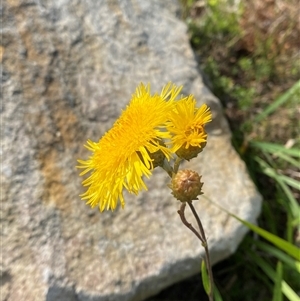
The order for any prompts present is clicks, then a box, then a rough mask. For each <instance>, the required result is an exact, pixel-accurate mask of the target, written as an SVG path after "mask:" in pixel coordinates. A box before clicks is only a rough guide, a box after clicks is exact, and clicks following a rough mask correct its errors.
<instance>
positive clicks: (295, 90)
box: [253, 80, 300, 122]
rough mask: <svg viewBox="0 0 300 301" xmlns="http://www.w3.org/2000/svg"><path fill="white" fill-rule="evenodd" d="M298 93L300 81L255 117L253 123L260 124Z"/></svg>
mask: <svg viewBox="0 0 300 301" xmlns="http://www.w3.org/2000/svg"><path fill="white" fill-rule="evenodd" d="M299 92H300V80H299V81H298V82H296V83H295V84H294V85H293V86H292V87H291V88H290V89H289V90H287V91H286V92H285V93H284V94H282V95H281V96H280V97H278V98H277V99H276V100H275V101H274V102H273V103H271V104H270V105H269V106H268V107H266V108H265V109H264V110H263V111H262V112H261V113H260V114H258V115H256V117H255V118H254V120H253V122H260V121H262V120H263V119H265V118H266V117H267V116H268V115H270V114H272V113H273V112H275V111H276V109H277V108H279V107H280V106H282V105H283V104H284V103H286V102H287V101H289V100H290V99H291V97H292V96H293V95H294V94H296V93H299Z"/></svg>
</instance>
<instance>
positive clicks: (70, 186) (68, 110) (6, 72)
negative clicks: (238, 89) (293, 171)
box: [0, 0, 261, 301]
mask: <svg viewBox="0 0 300 301" xmlns="http://www.w3.org/2000/svg"><path fill="white" fill-rule="evenodd" d="M2 10H3V11H2V15H1V17H2V19H3V20H2V24H3V39H2V46H1V48H0V54H1V57H2V66H3V74H2V93H3V94H2V101H3V103H2V108H1V122H2V125H3V127H2V126H1V128H2V133H1V134H2V137H1V143H2V145H1V151H2V152H1V156H2V158H1V162H2V169H1V185H2V187H1V189H2V193H1V219H2V220H1V249H2V250H1V252H2V255H3V256H2V257H3V258H2V262H1V274H0V276H1V288H0V290H1V300H7V301H15V300H20V301H21V300H26V301H33V300H34V301H35V300H47V301H54V300H56V301H57V300H61V301H75V300H76V301H100V300H105V301H109V300H112V301H118V300H122V301H123V300H125V301H126V300H130V301H138V300H143V299H145V298H146V297H148V296H150V295H153V294H155V293H157V292H158V291H160V290H161V289H163V288H165V287H166V286H168V285H170V284H172V283H175V282H177V281H180V280H181V279H184V278H185V277H188V276H191V275H193V274H195V273H198V272H199V267H200V260H201V257H203V254H204V253H203V248H202V247H201V246H200V244H199V242H198V241H197V239H196V237H194V236H193V234H192V233H191V232H189V231H188V230H187V229H186V228H185V227H184V226H183V225H182V224H181V221H180V219H179V216H178V214H177V210H178V208H179V205H180V204H179V202H178V201H175V200H174V199H173V198H172V196H171V194H170V190H169V188H167V187H166V184H167V183H168V182H169V179H168V178H167V176H166V174H165V173H163V172H161V171H159V170H155V172H154V175H153V176H152V178H151V179H150V180H148V181H147V184H148V188H149V191H148V192H143V193H141V194H139V196H138V197H135V196H131V195H126V206H125V209H123V210H122V209H120V208H119V209H117V210H116V211H114V212H104V213H101V214H100V212H99V211H98V209H93V210H92V209H90V208H89V207H88V206H86V205H85V203H84V202H82V201H81V200H80V198H79V196H78V195H79V194H80V193H82V192H83V191H84V189H83V188H82V186H81V180H82V179H81V178H79V176H78V174H79V172H78V171H77V170H76V168H75V166H76V164H77V162H76V160H77V159H78V158H87V157H88V156H89V153H88V151H87V150H86V149H85V148H84V147H83V144H85V142H86V140H87V139H88V138H90V139H92V140H94V141H97V140H98V139H99V138H100V137H101V136H102V135H103V134H104V133H105V131H106V130H107V129H109V128H110V127H111V125H112V124H113V122H114V120H115V119H116V118H117V117H118V116H119V113H120V112H121V109H122V108H125V106H126V104H127V103H128V101H129V100H130V97H131V95H132V93H133V92H134V90H135V87H136V86H137V85H138V84H139V83H140V82H145V83H148V82H150V83H151V86H152V90H153V91H156V90H160V89H161V88H162V86H163V85H164V84H166V83H167V82H168V81H172V82H174V83H176V84H178V85H184V90H183V92H184V93H186V94H190V93H193V94H194V95H195V97H196V98H197V100H199V104H200V103H203V102H205V103H208V105H209V106H210V107H211V108H212V111H213V119H214V121H213V122H212V123H211V124H210V125H209V127H208V130H209V139H208V145H207V147H206V149H205V150H204V151H203V153H202V154H201V155H200V156H199V157H198V158H197V159H194V160H192V161H190V163H189V164H187V166H189V167H190V168H193V169H195V170H196V171H198V172H199V173H201V174H202V175H203V181H204V183H205V184H204V187H203V190H204V193H205V195H206V196H207V197H209V198H211V199H213V200H214V201H216V202H217V203H219V204H220V205H222V206H223V207H225V208H226V209H228V210H229V211H231V212H233V213H235V214H237V215H239V216H240V217H241V218H243V219H245V220H248V221H250V222H255V220H256V217H257V216H258V214H259V212H260V202H261V200H260V196H259V195H258V193H257V191H256V190H255V187H254V185H253V183H252V182H251V180H250V178H249V176H248V174H247V171H246V168H245V165H244V163H243V162H242V161H241V160H240V158H239V156H238V155H237V154H236V153H235V151H234V150H233V148H232V147H231V144H230V131H229V129H228V125H227V123H226V121H225V119H224V116H223V115H222V111H221V107H220V104H219V101H218V100H217V99H216V98H215V97H214V96H213V95H212V94H211V93H210V92H209V90H208V89H207V88H206V87H205V86H204V84H203V82H202V78H201V76H200V75H199V72H198V70H197V64H196V61H195V59H194V56H193V52H192V50H191V48H190V46H189V41H188V36H187V33H186V31H187V28H186V26H185V25H184V23H183V22H181V21H180V18H179V17H180V6H179V4H178V3H177V2H176V1H172V0H151V1H143V0H120V1H94V0H85V1H84V0H59V1H53V0H43V1H39V0H33V1H31V0H24V1H21V0H6V1H4V2H3V7H2ZM195 206H196V208H197V210H198V212H199V214H200V217H201V219H202V222H203V224H204V227H205V229H206V233H207V236H208V240H209V246H210V251H211V258H212V261H213V263H216V262H218V261H220V260H222V259H224V258H226V257H227V256H229V255H230V254H232V253H233V252H234V251H235V250H236V248H237V246H238V244H239V243H240V241H241V240H242V238H243V236H244V235H245V233H246V231H247V230H246V229H245V228H244V227H242V226H241V224H239V223H238V222H236V221H235V220H233V219H231V218H229V217H228V215H227V214H225V213H224V212H222V211H220V210H219V209H218V208H217V207H215V206H213V205H212V204H210V203H209V202H208V201H206V200H205V199H203V198H201V199H200V200H199V202H195ZM188 220H191V221H192V223H193V219H192V218H191V216H190V215H188Z"/></svg>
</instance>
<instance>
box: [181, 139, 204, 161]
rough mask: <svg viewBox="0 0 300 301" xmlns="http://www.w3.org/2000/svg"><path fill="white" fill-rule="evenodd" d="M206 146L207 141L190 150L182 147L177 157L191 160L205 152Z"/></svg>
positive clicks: (190, 147) (191, 147)
mask: <svg viewBox="0 0 300 301" xmlns="http://www.w3.org/2000/svg"><path fill="white" fill-rule="evenodd" d="M205 146H206V141H205V142H202V143H200V145H199V146H192V145H190V146H189V147H188V148H186V147H185V145H183V146H181V147H180V149H179V150H177V151H176V155H177V156H178V157H180V158H182V159H185V160H188V161H189V160H191V159H192V158H195V157H197V156H198V154H199V153H201V152H202V151H203V148H204V147H205Z"/></svg>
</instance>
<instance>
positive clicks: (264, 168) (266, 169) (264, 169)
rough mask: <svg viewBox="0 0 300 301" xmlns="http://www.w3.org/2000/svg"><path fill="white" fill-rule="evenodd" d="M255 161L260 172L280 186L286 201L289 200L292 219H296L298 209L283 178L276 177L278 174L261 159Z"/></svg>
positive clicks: (298, 212) (299, 213) (257, 158)
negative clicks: (259, 167)
mask: <svg viewBox="0 0 300 301" xmlns="http://www.w3.org/2000/svg"><path fill="white" fill-rule="evenodd" d="M255 161H256V162H257V163H258V164H259V165H260V166H261V169H262V172H263V173H264V174H266V175H267V176H269V177H270V178H273V179H274V180H275V181H276V182H277V183H278V184H279V185H280V187H281V188H282V190H283V192H284V193H285V195H286V197H287V199H288V200H289V206H290V209H291V212H292V215H293V217H294V218H296V217H298V216H299V215H300V207H299V205H298V203H297V201H296V199H295V197H294V195H293V194H292V192H291V190H290V189H289V187H288V186H287V185H286V183H285V182H284V180H283V179H284V178H282V175H278V173H277V172H276V171H275V170H274V169H273V168H272V167H271V166H270V165H268V164H267V163H266V162H265V161H264V160H262V159H261V158H259V157H255Z"/></svg>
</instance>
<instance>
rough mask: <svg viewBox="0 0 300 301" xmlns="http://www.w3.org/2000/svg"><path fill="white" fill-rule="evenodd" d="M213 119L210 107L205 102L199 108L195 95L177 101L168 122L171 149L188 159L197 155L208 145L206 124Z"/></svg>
mask: <svg viewBox="0 0 300 301" xmlns="http://www.w3.org/2000/svg"><path fill="white" fill-rule="evenodd" d="M211 120H212V115H211V111H210V109H209V107H208V106H207V105H206V104H203V105H202V106H200V108H197V107H196V100H195V98H194V96H193V95H189V96H188V97H186V98H182V99H181V100H179V101H177V102H176V103H175V105H174V109H173V110H172V111H171V112H170V115H169V121H168V123H167V130H168V132H169V133H170V134H171V136H172V138H171V142H170V144H171V151H172V152H173V153H176V154H177V155H178V156H179V157H181V158H183V159H186V160H190V159H192V158H194V157H196V156H197V155H198V154H199V153H200V152H201V151H202V150H203V148H204V147H205V145H206V139H207V133H206V132H205V129H204V125H205V124H206V123H208V122H210V121H211Z"/></svg>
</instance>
